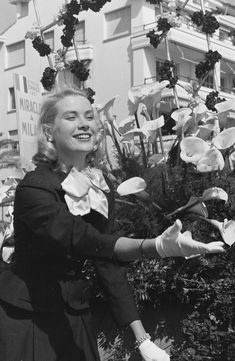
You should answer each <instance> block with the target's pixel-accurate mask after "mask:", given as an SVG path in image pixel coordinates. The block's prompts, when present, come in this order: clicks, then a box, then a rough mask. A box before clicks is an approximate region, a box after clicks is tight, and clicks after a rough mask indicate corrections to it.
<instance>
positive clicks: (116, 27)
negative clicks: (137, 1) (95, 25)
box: [105, 6, 131, 39]
mask: <svg viewBox="0 0 235 361" xmlns="http://www.w3.org/2000/svg"><path fill="white" fill-rule="evenodd" d="M130 33H131V8H130V6H128V7H125V8H121V9H118V10H115V11H111V12H109V13H107V14H105V38H106V39H109V38H114V37H117V36H124V35H129V34H130Z"/></svg>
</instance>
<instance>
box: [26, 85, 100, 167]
mask: <svg viewBox="0 0 235 361" xmlns="http://www.w3.org/2000/svg"><path fill="white" fill-rule="evenodd" d="M78 95H80V96H83V97H85V98H87V96H86V94H85V92H84V91H82V90H80V89H78V88H64V89H62V90H59V91H53V92H51V93H48V94H47V95H46V96H45V99H44V101H43V104H42V106H41V109H40V114H39V124H38V151H37V153H36V154H35V155H34V156H33V162H34V163H35V164H36V165H37V164H39V163H42V162H44V163H45V162H46V163H51V164H53V165H54V168H55V169H61V170H64V169H65V165H63V164H62V163H61V162H60V159H59V157H58V153H57V150H56V147H55V145H54V143H53V142H51V141H49V140H48V138H47V136H46V134H45V126H46V125H49V126H50V125H53V124H54V121H55V118H56V115H57V108H56V105H57V103H58V102H59V101H61V100H62V99H64V98H66V97H67V96H78ZM98 121H99V120H98V116H97V122H98ZM102 138H103V137H102V132H100V133H98V135H97V147H96V149H94V150H93V151H92V152H91V153H89V154H88V155H87V163H88V164H89V165H90V166H98V164H99V161H100V160H101V159H102V144H101V142H102Z"/></svg>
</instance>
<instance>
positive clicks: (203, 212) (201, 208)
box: [186, 197, 208, 218]
mask: <svg viewBox="0 0 235 361" xmlns="http://www.w3.org/2000/svg"><path fill="white" fill-rule="evenodd" d="M197 200H198V202H199V203H197V204H195V203H196V201H197ZM190 204H194V205H193V206H192V207H190ZM186 207H187V208H188V211H189V212H193V213H196V214H199V215H200V216H203V217H205V218H207V217H208V211H207V208H206V205H205V203H204V202H201V199H199V198H197V197H191V198H190V199H189V201H188V203H187V204H186Z"/></svg>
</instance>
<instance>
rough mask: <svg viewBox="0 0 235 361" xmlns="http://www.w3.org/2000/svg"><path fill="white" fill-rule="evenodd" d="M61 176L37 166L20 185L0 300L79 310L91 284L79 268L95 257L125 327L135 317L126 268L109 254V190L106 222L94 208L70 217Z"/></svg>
mask: <svg viewBox="0 0 235 361" xmlns="http://www.w3.org/2000/svg"><path fill="white" fill-rule="evenodd" d="M65 177H66V174H64V173H62V172H55V171H53V170H52V169H51V167H50V166H49V165H48V164H41V165H39V166H38V167H37V168H36V170H35V171H33V172H30V173H28V174H27V175H26V176H25V177H24V179H23V180H22V181H21V182H20V184H19V185H18V187H17V190H16V195H15V204H14V229H15V258H14V259H15V260H14V262H13V263H12V264H11V265H10V267H9V268H7V269H6V270H4V271H3V272H1V274H0V299H2V300H3V301H5V302H8V303H10V304H13V305H15V306H17V307H20V308H23V309H26V310H30V311H35V312H57V311H61V310H62V309H63V307H64V303H65V302H66V303H68V304H69V305H70V306H71V307H73V308H74V309H77V310H81V309H84V308H87V307H89V297H88V294H89V286H88V284H87V281H86V280H85V279H84V278H85V277H84V276H83V272H82V270H83V265H84V262H85V260H86V259H93V260H94V262H95V266H96V270H97V273H98V275H99V278H100V280H101V283H102V284H103V287H104V289H105V291H106V292H107V295H108V297H109V300H110V304H111V309H112V311H113V314H114V317H115V319H116V321H117V322H118V324H119V325H125V324H127V323H129V322H131V321H134V320H136V319H138V318H139V317H138V313H137V310H136V307H135V304H134V300H133V297H132V292H131V290H130V287H129V285H128V282H127V278H126V269H125V267H123V266H122V265H121V264H119V263H118V262H116V261H115V260H114V258H113V250H114V245H115V243H116V240H117V236H116V235H110V234H109V231H110V222H111V218H112V216H111V214H112V209H113V205H114V199H113V191H111V192H110V193H107V194H106V196H107V198H108V203H109V215H110V220H107V219H106V218H105V217H103V216H102V215H101V214H100V213H98V212H96V211H93V210H92V211H91V212H90V213H89V214H88V215H85V216H83V217H81V216H74V215H73V214H71V213H70V212H69V210H68V208H67V205H66V203H65V200H64V194H65V193H64V191H63V190H62V188H61V182H62V181H63V180H64V178H65ZM106 181H107V183H109V182H108V180H107V179H106ZM109 186H110V184H109Z"/></svg>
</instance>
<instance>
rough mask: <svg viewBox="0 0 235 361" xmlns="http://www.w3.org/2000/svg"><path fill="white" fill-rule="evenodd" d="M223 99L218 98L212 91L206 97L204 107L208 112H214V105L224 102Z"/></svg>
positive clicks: (215, 92) (216, 93)
mask: <svg viewBox="0 0 235 361" xmlns="http://www.w3.org/2000/svg"><path fill="white" fill-rule="evenodd" d="M225 100H226V99H225V98H219V93H218V92H217V91H212V92H210V93H209V94H208V95H207V96H206V101H205V105H206V106H207V108H208V109H209V110H213V111H216V108H215V104H218V103H221V102H224V101H225Z"/></svg>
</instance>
